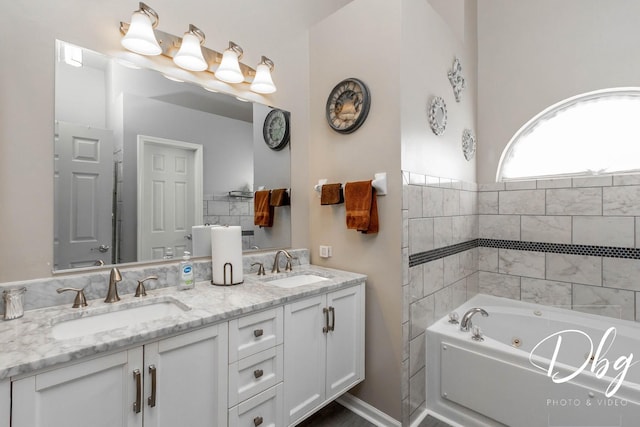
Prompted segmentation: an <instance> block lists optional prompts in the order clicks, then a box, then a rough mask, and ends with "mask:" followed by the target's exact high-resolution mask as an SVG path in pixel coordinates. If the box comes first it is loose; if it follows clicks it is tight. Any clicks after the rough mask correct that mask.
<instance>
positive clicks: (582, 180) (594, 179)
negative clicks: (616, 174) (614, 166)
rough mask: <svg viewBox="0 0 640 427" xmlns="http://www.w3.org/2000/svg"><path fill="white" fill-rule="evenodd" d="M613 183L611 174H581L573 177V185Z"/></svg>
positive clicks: (607, 184) (598, 185)
mask: <svg viewBox="0 0 640 427" xmlns="http://www.w3.org/2000/svg"><path fill="white" fill-rule="evenodd" d="M612 183H613V179H612V177H611V175H609V176H583V177H578V178H573V187H575V188H578V187H610V186H611V185H612Z"/></svg>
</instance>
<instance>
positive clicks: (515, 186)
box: [505, 180, 536, 190]
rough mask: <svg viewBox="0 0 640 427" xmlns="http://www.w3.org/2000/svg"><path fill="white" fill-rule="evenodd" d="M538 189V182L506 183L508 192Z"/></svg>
mask: <svg viewBox="0 0 640 427" xmlns="http://www.w3.org/2000/svg"><path fill="white" fill-rule="evenodd" d="M534 188H536V181H535V180H529V181H507V182H505V189H506V190H533V189H534Z"/></svg>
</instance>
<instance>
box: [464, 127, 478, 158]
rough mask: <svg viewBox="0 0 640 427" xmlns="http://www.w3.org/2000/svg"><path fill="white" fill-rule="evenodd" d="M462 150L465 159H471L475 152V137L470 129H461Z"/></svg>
mask: <svg viewBox="0 0 640 427" xmlns="http://www.w3.org/2000/svg"><path fill="white" fill-rule="evenodd" d="M462 152H463V153H464V158H465V159H467V161H468V160H471V159H473V156H474V155H475V154H476V137H475V136H473V133H472V132H471V130H470V129H465V130H464V131H462Z"/></svg>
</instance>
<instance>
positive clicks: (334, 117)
mask: <svg viewBox="0 0 640 427" xmlns="http://www.w3.org/2000/svg"><path fill="white" fill-rule="evenodd" d="M370 104H371V96H370V94H369V88H367V85H365V84H364V82H362V81H361V80H358V79H355V78H350V79H345V80H343V81H341V82H340V83H338V84H337V85H336V87H334V88H333V90H332V91H331V93H330V94H329V98H328V99H327V106H326V115H327V122H329V126H331V129H333V130H335V131H336V132H340V133H351V132H354V131H355V130H356V129H358V128H359V127H360V126H362V124H363V123H364V121H365V119H366V118H367V115H368V114H369V106H370Z"/></svg>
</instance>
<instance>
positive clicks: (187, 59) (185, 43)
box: [173, 24, 209, 71]
mask: <svg viewBox="0 0 640 427" xmlns="http://www.w3.org/2000/svg"><path fill="white" fill-rule="evenodd" d="M204 39H205V37H204V33H203V32H202V30H201V29H200V28H198V27H196V26H195V25H193V24H189V31H187V32H186V33H184V36H182V44H181V45H180V50H178V53H176V55H175V56H174V57H173V62H175V63H176V65H178V66H179V67H182V68H184V69H185V70H189V71H204V70H206V69H207V68H209V65H208V64H207V61H205V60H204V56H202V44H203V43H204Z"/></svg>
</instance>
